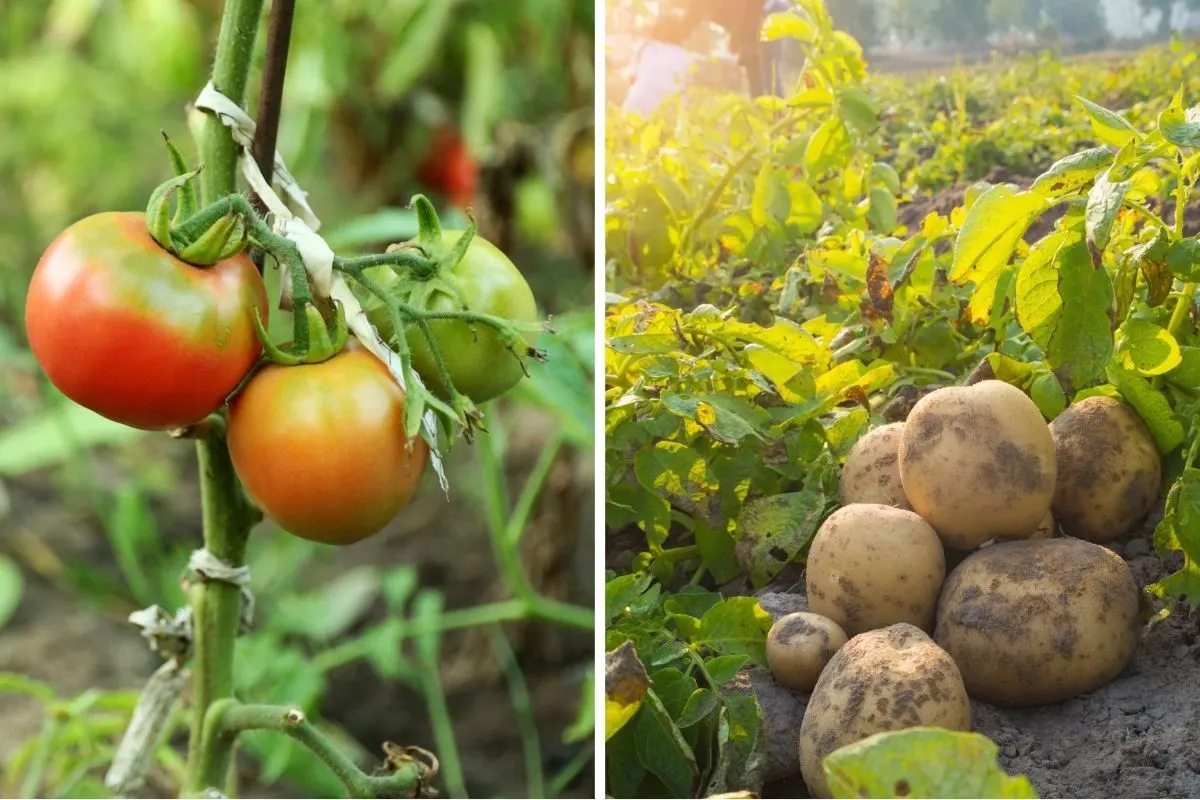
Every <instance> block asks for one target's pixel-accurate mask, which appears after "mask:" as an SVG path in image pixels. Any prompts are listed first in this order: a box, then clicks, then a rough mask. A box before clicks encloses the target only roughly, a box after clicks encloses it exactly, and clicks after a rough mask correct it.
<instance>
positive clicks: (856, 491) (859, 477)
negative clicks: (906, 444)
mask: <svg viewBox="0 0 1200 800" xmlns="http://www.w3.org/2000/svg"><path fill="white" fill-rule="evenodd" d="M903 430H904V423H903V422H893V423H892V424H891V425H884V426H882V427H879V428H875V429H874V430H872V431H871V432H869V433H868V434H867V435H866V436H864V437H862V438H861V439H859V440H858V441H857V442H855V444H854V447H852V448H851V449H850V454H849V455H848V456H846V463H845V465H844V466H843V467H842V480H841V494H842V505H844V506H848V505H850V504H851V503H880V504H882V505H885V506H895V507H896V508H904V509H909V510H912V505H911V504H909V502H908V498H907V497H906V496H905V494H904V487H903V486H901V485H900V464H899V460H900V433H901V432H902V431H903Z"/></svg>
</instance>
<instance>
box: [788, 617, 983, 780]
mask: <svg viewBox="0 0 1200 800" xmlns="http://www.w3.org/2000/svg"><path fill="white" fill-rule="evenodd" d="M921 726H929V727H936V728H945V729H947V730H951V731H969V730H970V729H971V704H970V700H969V699H968V698H967V690H966V689H965V688H964V687H963V680H962V676H961V675H959V672H958V667H956V666H955V665H954V661H953V659H951V658H950V656H949V654H948V653H946V652H945V651H944V650H942V649H941V648H940V647H938V646H937V645H936V644H934V642H933V640H932V639H930V638H929V637H928V636H927V635H926V634H925V633H923V632H922V631H920V630H918V629H917V628H914V627H913V626H912V625H906V624H903V623H901V624H898V625H892V626H891V627H888V628H883V629H882V630H876V631H870V632H868V633H863V634H860V635H858V636H855V637H854V638H853V639H851V640H850V641H849V642H847V643H846V645H845V646H844V647H842V649H841V650H839V651H838V652H837V655H835V656H834V657H833V659H832V660H831V661H830V662H829V665H828V666H827V667H825V671H824V672H822V673H821V677H820V679H819V680H818V681H817V685H816V688H814V689H813V693H812V697H810V698H809V701H808V708H807V709H806V711H805V713H804V720H803V722H801V723H800V772H801V774H802V775H803V776H804V782H805V783H806V784H808V790H809V792H811V793H812V796H813V797H829V796H830V792H829V784H828V783H827V782H826V780H825V771H824V769H822V768H821V762H822V761H823V760H824V758H825V756H827V755H829V754H830V753H832V752H833V751H834V750H837V749H838V748H839V747H844V746H846V745H848V744H853V743H855V742H858V741H861V740H863V739H866V738H867V737H868V736H873V735H875V734H877V733H882V732H884V731H896V730H903V729H905V728H916V727H921Z"/></svg>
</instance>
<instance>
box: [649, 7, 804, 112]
mask: <svg viewBox="0 0 1200 800" xmlns="http://www.w3.org/2000/svg"><path fill="white" fill-rule="evenodd" d="M668 2H669V3H670V7H669V8H668V10H667V12H666V13H665V14H663V15H662V16H661V17H660V18H659V19H657V20H656V21H655V23H654V24H653V25H652V26H651V28H650V30H649V33H648V38H649V41H648V42H647V43H646V44H645V45H644V46H643V47H642V49H641V50H640V51H639V53H638V55H637V57H636V59H635V65H634V82H633V87H632V88H631V89H630V92H629V96H628V97H627V98H626V101H625V108H626V110H630V111H637V112H639V113H642V114H648V113H650V111H652V110H654V109H655V108H657V107H658V105H659V104H661V103H662V102H663V101H664V100H666V98H667V97H670V96H671V95H672V94H674V93H676V92H678V91H681V90H682V89H683V87H684V86H685V85H686V81H687V76H688V73H689V71H690V69H691V66H692V64H693V62H694V61H695V58H696V56H695V55H693V54H692V53H690V52H689V51H688V50H687V49H686V48H685V47H684V44H683V43H684V42H685V41H686V40H687V39H688V38H689V37H690V36H691V35H692V33H693V32H694V31H695V30H696V29H697V28H698V27H699V26H700V25H701V24H703V23H705V22H708V23H712V24H714V25H716V26H717V27H720V28H723V29H724V30H725V32H726V33H727V34H728V35H729V50H730V52H731V53H732V54H733V55H734V56H735V57H736V58H737V61H738V64H739V65H740V66H741V67H742V69H744V70H745V72H746V77H747V80H748V83H749V89H750V96H751V97H763V96H768V95H770V96H775V97H780V96H782V91H783V69H782V66H783V63H782V53H781V52H780V43H779V42H764V41H761V40H760V38H759V37H760V34H761V33H762V27H763V23H764V22H765V21H766V18H767V17H768V16H769V15H771V14H775V13H779V12H782V11H787V10H788V9H790V8H791V7H792V3H791V2H789V0H765V2H764V0H668Z"/></svg>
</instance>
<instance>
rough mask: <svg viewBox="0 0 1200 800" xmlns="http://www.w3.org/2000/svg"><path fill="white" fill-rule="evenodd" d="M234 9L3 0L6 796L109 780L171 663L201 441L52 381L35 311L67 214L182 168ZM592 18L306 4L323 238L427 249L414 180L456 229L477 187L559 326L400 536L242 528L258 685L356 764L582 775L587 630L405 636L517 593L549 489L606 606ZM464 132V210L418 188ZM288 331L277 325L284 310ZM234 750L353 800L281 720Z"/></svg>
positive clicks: (451, 784) (297, 154)
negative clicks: (419, 621)
mask: <svg viewBox="0 0 1200 800" xmlns="http://www.w3.org/2000/svg"><path fill="white" fill-rule="evenodd" d="M266 5H267V7H268V9H267V10H269V6H270V3H269V2H268V3H267V4H266ZM221 6H222V3H221V2H220V0H194V1H193V2H188V1H186V0H50V2H42V1H41V0H0V118H2V119H3V120H4V123H3V126H2V133H0V673H4V674H5V675H4V676H2V677H0V715H2V716H4V718H5V719H6V726H5V728H4V730H3V731H2V732H0V763H6V771H5V772H3V773H0V792H4V793H6V794H5V796H30V795H31V794H36V795H37V796H43V797H46V796H80V797H82V796H102V795H103V793H104V789H103V786H102V784H100V783H99V782H98V780H99V778H100V776H102V775H103V767H104V765H105V762H106V759H107V758H109V757H110V756H111V751H112V747H113V745H114V744H115V742H116V740H117V737H118V736H119V733H120V730H121V728H122V727H123V724H124V720H125V719H126V718H127V717H128V714H129V712H130V709H131V707H132V702H133V700H134V697H135V695H134V694H132V693H130V691H129V690H136V689H137V688H138V687H139V686H140V684H141V682H142V681H144V680H145V678H146V677H147V676H148V675H149V674H150V672H151V670H152V669H153V667H154V664H155V659H154V658H153V657H152V656H151V655H150V654H149V652H148V651H147V649H146V648H145V646H144V644H143V642H142V641H141V639H140V638H139V636H138V634H137V632H136V630H135V629H133V628H132V627H131V626H129V625H128V624H127V623H126V622H125V617H126V615H127V614H128V613H129V612H130V611H132V610H134V609H136V608H141V607H143V606H146V605H149V604H151V603H159V604H161V605H163V606H164V607H165V608H168V609H174V608H175V607H177V606H178V605H179V604H180V603H181V602H182V593H181V591H180V589H179V575H180V572H181V570H182V567H183V565H184V563H185V561H186V555H187V553H188V552H189V551H190V550H191V549H194V547H196V546H197V545H198V543H199V531H200V515H199V497H198V494H199V490H198V484H197V481H196V475H195V465H194V463H193V462H194V457H193V451H192V448H191V447H190V446H189V445H188V444H187V443H184V442H176V441H172V440H170V439H169V438H167V437H165V436H161V435H148V434H142V433H139V432H136V431H132V430H130V429H127V428H123V427H121V426H118V425H115V424H112V423H109V422H107V421H106V420H103V419H100V418H98V417H95V416H94V415H92V414H90V413H87V412H85V411H84V410H83V409H80V408H78V407H76V406H73V405H71V404H69V403H66V402H65V401H64V400H62V398H61V396H60V395H58V394H57V393H56V392H55V391H54V390H53V389H52V387H50V386H49V385H48V384H47V383H46V382H45V380H44V378H43V377H42V376H41V374H40V373H39V371H38V370H37V367H36V364H35V363H34V361H33V359H32V356H31V355H30V354H29V352H28V349H27V347H26V345H25V342H24V334H23V327H22V307H23V304H24V297H25V289H26V286H27V284H28V280H29V276H30V274H31V273H32V271H33V268H34V266H35V265H36V263H37V260H38V258H39V256H40V254H41V252H42V250H43V249H44V248H45V247H46V245H47V244H48V243H49V242H50V240H51V239H52V238H53V237H54V236H55V235H56V234H57V233H58V232H59V231H61V230H62V229H63V228H65V227H66V226H67V225H69V224H70V223H72V222H74V221H76V220H78V219H80V218H82V217H84V216H87V215H89V214H92V213H95V212H97V211H101V210H111V209H138V208H142V207H144V206H145V203H146V200H147V197H148V194H149V192H150V191H151V190H152V189H153V187H154V186H156V185H157V184H158V183H159V182H161V181H162V180H163V179H164V178H165V177H166V176H167V175H168V173H169V169H170V167H169V163H168V161H167V159H166V158H165V151H164V149H163V147H162V140H161V136H160V131H165V132H166V133H167V134H169V135H170V136H171V138H172V140H173V141H174V142H175V143H176V144H177V145H179V146H180V148H181V149H182V150H183V151H184V153H185V156H187V157H188V158H189V160H194V152H195V151H194V147H193V146H192V143H191V140H190V137H189V135H188V125H187V119H188V114H187V106H188V103H189V101H190V100H191V99H192V98H193V97H195V95H196V94H197V93H198V92H199V90H200V89H201V87H202V86H203V84H204V82H205V81H206V80H207V72H208V67H209V63H210V59H211V54H212V50H213V47H214V45H215V42H216V35H217V26H218V24H219V20H220V14H221ZM264 31H265V24H264ZM593 31H594V22H593V3H592V0H512V2H505V3H495V2H488V0H328V1H327V2H322V3H305V2H301V3H298V4H297V12H296V18H295V28H294V31H293V36H292V47H291V54H290V58H289V65H288V71H287V81H286V84H285V92H284V104H283V121H282V124H281V128H280V136H279V150H280V152H281V153H282V154H283V156H284V159H285V160H286V162H287V164H288V167H289V169H290V170H291V172H292V173H293V174H294V175H295V176H296V177H297V179H298V180H299V181H300V183H301V185H302V186H303V187H304V188H305V189H306V190H307V191H308V192H309V200H310V202H311V203H312V206H313V208H314V209H315V210H316V212H317V214H318V216H320V217H321V219H322V222H323V227H322V231H321V232H322V234H323V235H325V236H326V237H327V239H328V240H329V241H330V244H331V245H333V246H334V247H335V248H336V249H338V250H339V252H343V253H350V252H365V251H373V250H379V249H382V247H383V246H384V245H386V244H387V243H390V242H394V241H400V240H403V239H406V238H408V237H410V236H411V235H413V234H414V233H415V222H414V220H413V218H412V216H411V214H410V213H409V211H408V210H407V209H406V208H405V206H406V204H407V202H408V201H409V199H410V198H411V196H412V195H413V194H414V193H416V192H418V191H421V192H425V193H427V194H430V196H431V197H433V198H434V199H435V201H436V202H437V204H438V206H439V211H440V212H441V213H443V221H444V222H445V223H446V224H447V225H453V224H455V221H457V224H462V223H463V222H464V221H465V220H464V217H463V211H464V210H465V208H468V207H469V209H470V211H471V213H472V214H473V215H474V216H475V217H476V218H477V219H478V221H479V223H480V229H481V233H482V234H483V235H484V236H485V237H486V238H488V239H491V240H492V241H495V242H496V243H497V244H499V245H500V246H501V247H502V248H503V249H505V251H506V252H507V253H508V254H509V255H510V257H512V259H513V260H514V262H515V263H517V265H518V266H519V267H520V268H521V270H522V271H523V273H524V274H525V275H526V277H527V278H528V280H529V282H530V284H531V286H532V287H533V289H534V292H535V294H536V296H537V297H538V299H539V303H540V305H541V310H542V313H543V314H547V315H553V316H554V319H555V327H556V329H557V330H558V331H559V334H558V335H557V336H555V337H544V342H543V346H544V347H545V348H546V349H547V350H548V351H549V352H550V356H551V358H550V362H549V364H547V365H545V366H538V367H536V368H535V369H534V374H533V377H532V379H531V380H527V381H524V382H523V383H522V384H521V386H520V387H519V388H518V390H516V391H514V392H513V393H512V394H511V395H510V396H509V397H507V398H506V399H505V400H504V401H502V402H501V403H500V404H494V405H493V407H492V408H490V409H487V413H488V415H489V420H490V424H489V428H490V430H491V433H490V434H489V435H488V436H487V437H486V441H485V442H484V443H482V444H481V443H480V442H476V444H475V445H473V446H467V445H463V444H460V445H458V446H456V447H455V448H454V450H453V452H452V453H450V454H449V459H448V464H447V467H448V472H449V476H450V480H451V492H452V495H451V498H452V499H451V502H450V503H447V502H446V500H445V499H444V498H443V497H442V496H440V494H439V493H438V492H437V487H436V484H435V483H433V482H432V481H430V482H429V483H427V485H426V486H425V487H424V488H423V490H422V492H421V494H420V495H419V497H418V500H417V501H416V502H415V503H414V504H413V505H412V506H410V507H409V508H408V509H406V511H405V512H404V513H403V514H402V515H401V516H400V518H398V519H397V520H396V521H395V523H394V524H393V525H392V526H391V527H390V528H389V529H388V530H387V531H385V532H384V533H383V534H381V535H380V536H378V537H375V538H374V539H371V540H369V541H368V542H365V543H363V544H361V545H359V546H356V547H353V548H346V549H345V550H335V549H333V548H328V547H323V546H319V545H313V544H310V543H307V542H303V541H300V540H297V539H294V538H292V537H290V536H288V535H286V534H283V533H282V532H280V531H278V530H277V529H274V528H273V526H271V525H270V523H264V524H263V525H262V526H261V528H260V529H259V530H258V531H256V535H255V537H254V538H253V539H252V552H251V555H250V565H251V569H252V573H253V576H254V588H255V591H256V594H257V597H258V619H259V624H258V627H257V629H256V630H255V631H254V632H253V633H252V634H250V635H248V636H246V637H244V638H243V639H242V640H241V641H240V644H239V658H238V668H239V681H240V687H239V688H240V690H241V691H242V692H244V693H246V695H247V696H253V697H255V698H257V699H260V700H262V701H275V702H294V703H299V704H301V705H302V706H304V707H305V708H306V709H308V710H309V711H310V712H312V713H319V715H320V716H321V717H322V718H323V719H324V720H325V723H324V724H327V725H329V726H330V728H331V730H333V731H334V734H335V735H339V736H340V737H341V738H344V739H345V740H346V742H347V746H349V747H351V748H352V749H353V751H355V752H358V753H359V754H360V755H362V756H363V757H364V758H367V757H368V756H369V757H374V758H378V756H379V749H378V746H379V743H380V742H382V741H383V740H385V739H388V740H392V741H396V742H398V743H400V744H419V745H422V746H425V747H429V748H430V749H434V750H436V751H437V752H438V753H439V755H440V756H441V757H442V763H443V767H444V776H445V786H444V787H443V788H444V789H448V790H449V791H450V793H451V794H455V793H456V792H455V790H456V789H457V790H459V791H468V792H470V793H471V794H474V795H482V796H493V797H496V796H523V797H529V796H543V795H548V796H554V795H556V794H557V795H560V796H563V795H565V796H590V793H591V785H592V778H591V765H590V756H591V750H590V748H591V723H590V716H589V715H590V712H591V709H590V691H591V690H590V680H591V676H590V673H589V668H590V664H591V661H592V656H591V653H592V642H591V635H590V633H588V632H583V631H569V630H564V629H557V628H551V627H549V626H537V625H527V624H524V623H514V624H511V625H508V626H505V628H504V636H500V637H499V638H498V637H497V633H498V632H497V631H495V630H488V629H468V630H464V631H461V632H452V633H450V634H447V635H446V636H444V637H443V639H442V641H441V642H440V643H436V644H435V646H434V650H430V648H429V647H428V646H425V645H426V644H427V643H425V644H423V645H422V647H418V648H415V649H414V648H410V647H409V642H408V639H409V637H407V636H406V631H405V625H406V624H407V623H406V620H407V619H408V618H409V617H410V616H412V615H417V614H418V613H421V614H438V613H442V612H441V611H439V610H438V609H439V608H440V607H441V604H444V606H445V609H447V610H451V611H453V610H454V609H460V608H464V607H470V606H474V605H478V604H479V603H481V602H486V601H489V600H502V599H504V596H505V595H504V591H505V589H504V585H503V583H502V582H501V581H500V580H499V579H498V578H497V576H496V567H495V560H494V556H493V553H492V545H491V542H492V541H493V540H494V539H495V538H496V536H498V532H497V531H496V526H497V525H499V524H502V523H503V522H505V520H506V516H507V510H508V509H509V508H511V507H512V502H513V499H514V498H515V497H517V496H518V494H519V493H520V492H521V491H522V489H523V488H525V487H527V488H528V490H529V491H536V492H537V497H538V500H537V502H536V503H535V505H534V507H533V510H532V511H531V512H530V514H529V518H528V524H527V526H526V532H525V536H524V538H523V541H522V556H523V559H524V563H525V567H526V570H527V571H528V572H529V574H530V578H531V580H532V581H533V583H534V585H535V587H536V588H537V589H538V590H539V591H541V592H542V593H544V594H547V595H549V596H552V597H556V598H558V599H562V600H566V601H570V602H575V603H580V604H584V605H590V604H591V602H592V596H593V586H594V583H593V580H594V578H593V576H592V572H593V570H592V560H593V558H592V552H593V531H592V525H593V519H592V518H593V514H592V510H591V502H592V485H593V475H592V470H591V463H592V452H593V451H592V447H593V444H592V407H593V399H592V371H593V364H592V352H593V349H592V342H593V322H592V320H593V312H592V294H593V291H592V286H593V279H592V262H593V258H592V254H593V252H594V246H595V243H594V241H593V223H592V219H593V214H594V203H593V188H592V187H593V166H592V165H593V152H594V139H593V136H594V129H593V100H592V97H593V81H594V77H593V72H594V68H593V42H594V33H593ZM264 40H265V34H264V35H262V36H260V41H259V48H260V53H259V57H260V59H261V48H262V47H263V44H264ZM256 88H257V87H256V86H254V79H252V89H251V99H250V101H249V110H250V112H251V114H252V115H253V114H255V113H256V109H257V95H256ZM446 130H452V131H454V132H456V133H457V134H458V135H459V136H460V137H461V140H462V142H463V143H464V144H465V147H466V151H467V154H468V157H469V162H470V163H471V165H472V168H473V169H477V170H478V180H477V182H475V183H473V184H472V185H473V186H474V187H475V191H474V192H472V193H471V195H470V196H469V197H468V198H466V199H465V200H464V199H463V198H460V197H454V196H450V193H448V192H447V191H446V189H445V187H441V186H438V185H429V184H427V183H423V177H422V176H423V175H424V174H426V173H423V172H422V169H421V165H422V164H425V163H427V162H429V161H430V159H433V160H434V161H436V160H437V159H438V158H439V156H440V155H444V153H443V150H442V149H441V148H442V144H441V143H442V142H443V139H440V138H439V132H444V131H446ZM276 326H278V327H276ZM288 326H289V322H288V320H287V318H286V315H284V314H273V316H272V328H274V329H276V330H286V329H287V328H288ZM114 368H119V365H114ZM427 478H429V476H427ZM422 590H424V591H422ZM414 598H415V600H414ZM431 609H432V610H431ZM431 653H432V656H433V660H432V661H431V660H430V656H431ZM585 698H588V699H587V700H586V701H585ZM48 710H49V711H53V712H54V713H50V714H47V713H46V712H47V711H48ZM244 750H245V751H246V753H247V755H248V758H246V759H244V761H245V779H246V780H247V781H249V782H250V784H248V785H247V786H246V787H245V790H244V793H245V794H249V795H255V796H271V795H279V796H296V795H297V794H299V795H302V796H330V795H331V794H332V793H333V792H334V791H335V787H334V785H331V783H330V780H329V777H328V775H327V773H326V772H325V768H324V767H323V766H322V765H320V764H319V763H318V764H314V763H312V762H311V761H310V760H309V759H308V758H307V757H300V755H299V753H298V752H297V751H296V750H295V749H294V748H293V747H292V746H291V744H290V740H281V739H278V738H273V737H253V738H249V739H248V740H247V741H246V745H245V747H244ZM51 756H52V757H51ZM447 758H449V761H447ZM173 764H174V768H175V769H177V768H178V766H179V765H178V763H176V761H173V760H172V758H171V756H170V754H169V753H168V754H165V755H164V758H163V759H162V760H161V762H160V764H159V766H158V767H157V768H156V770H155V772H154V773H153V774H152V780H151V784H150V786H149V788H148V791H149V792H150V793H152V794H158V795H159V796H165V795H166V794H169V793H171V792H173V791H175V789H176V788H177V787H176V785H175V779H176V777H177V776H176V774H175V772H174V770H173V767H172V765H173ZM31 765H32V766H36V770H35V769H32V768H31ZM34 773H36V779H35V777H34ZM456 784H458V785H457V786H456ZM9 792H13V794H8V793H9ZM39 793H40V794H39Z"/></svg>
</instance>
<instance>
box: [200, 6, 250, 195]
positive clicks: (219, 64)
mask: <svg viewBox="0 0 1200 800" xmlns="http://www.w3.org/2000/svg"><path fill="white" fill-rule="evenodd" d="M262 7H263V0H227V2H226V4H225V13H224V15H223V16H222V17H221V33H220V35H219V37H218V39H217V57H216V63H215V64H214V65H213V74H212V82H213V86H214V88H216V90H217V91H218V92H220V93H221V94H223V95H225V96H226V97H228V98H229V99H230V100H232V101H233V102H235V103H237V104H238V105H242V106H244V105H245V98H246V83H247V81H248V79H249V77H250V59H251V56H252V55H253V52H254V40H255V38H256V36H257V34H258V23H259V19H260V17H261V16H262ZM199 138H200V141H199V145H200V152H201V154H202V155H203V160H204V172H203V173H202V174H201V176H200V185H201V188H202V191H203V193H204V197H205V198H206V202H211V201H212V200H214V199H216V198H218V197H223V196H224V195H227V194H229V193H230V192H232V191H233V189H234V179H235V176H236V174H237V145H236V144H234V142H233V138H232V137H231V136H230V135H229V130H228V129H227V128H226V127H225V126H224V125H222V124H221V122H220V120H218V119H217V118H216V117H215V116H213V115H211V114H209V115H207V117H206V118H205V121H204V126H203V128H202V129H201V133H200V137H199Z"/></svg>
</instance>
